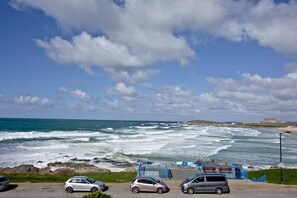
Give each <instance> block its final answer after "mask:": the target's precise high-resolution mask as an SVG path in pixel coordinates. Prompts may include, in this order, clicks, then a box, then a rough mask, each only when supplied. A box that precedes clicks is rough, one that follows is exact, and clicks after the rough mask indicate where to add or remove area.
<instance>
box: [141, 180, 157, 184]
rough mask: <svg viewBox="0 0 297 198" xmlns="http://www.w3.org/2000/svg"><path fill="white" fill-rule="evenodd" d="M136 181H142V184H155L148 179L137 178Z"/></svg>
mask: <svg viewBox="0 0 297 198" xmlns="http://www.w3.org/2000/svg"><path fill="white" fill-rule="evenodd" d="M138 183H142V184H155V182H154V181H152V180H148V179H139V180H138Z"/></svg>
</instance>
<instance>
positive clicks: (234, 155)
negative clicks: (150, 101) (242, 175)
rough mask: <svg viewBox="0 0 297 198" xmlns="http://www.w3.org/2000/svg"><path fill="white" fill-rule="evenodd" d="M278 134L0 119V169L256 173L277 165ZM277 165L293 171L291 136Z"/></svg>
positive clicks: (296, 163)
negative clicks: (64, 165) (81, 165)
mask: <svg viewBox="0 0 297 198" xmlns="http://www.w3.org/2000/svg"><path fill="white" fill-rule="evenodd" d="M279 143H280V140H279V133H278V132H276V131H272V130H269V129H254V128H235V127H216V126H205V125H204V126H188V125H184V124H180V123H177V122H159V121H154V122H153V121H110V120H65V119H8V118H7V119H0V167H12V166H17V165H21V164H33V165H35V166H37V167H41V168H42V167H46V165H47V163H50V162H70V161H71V159H83V160H90V162H89V163H91V164H94V165H96V166H99V167H102V168H108V169H110V170H116V169H117V167H116V166H115V165H112V164H108V163H96V162H95V159H98V158H104V159H110V160H114V161H119V162H122V161H128V162H131V163H136V162H137V161H139V160H149V161H155V162H166V163H175V162H177V161H191V162H195V161H197V160H202V161H209V160H216V161H221V162H224V163H237V164H242V165H244V166H247V167H248V166H253V167H256V168H269V167H271V166H277V165H278V164H279V162H280V144H279ZM282 160H283V163H284V164H285V166H286V167H297V136H296V135H293V134H286V133H284V134H283V135H282Z"/></svg>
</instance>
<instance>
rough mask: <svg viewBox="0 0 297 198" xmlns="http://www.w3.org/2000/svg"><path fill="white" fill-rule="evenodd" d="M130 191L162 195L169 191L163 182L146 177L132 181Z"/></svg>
mask: <svg viewBox="0 0 297 198" xmlns="http://www.w3.org/2000/svg"><path fill="white" fill-rule="evenodd" d="M130 189H131V191H132V192H133V193H139V192H157V193H159V194H162V193H164V192H168V191H169V188H168V186H167V185H166V184H165V183H164V182H162V181H160V180H158V179H155V178H152V177H146V176H141V177H136V178H135V179H133V180H132V182H131V184H130Z"/></svg>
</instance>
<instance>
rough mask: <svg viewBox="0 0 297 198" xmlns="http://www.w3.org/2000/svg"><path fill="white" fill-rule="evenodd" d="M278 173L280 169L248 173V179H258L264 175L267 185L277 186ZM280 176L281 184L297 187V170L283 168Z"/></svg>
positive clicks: (278, 180)
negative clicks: (281, 178)
mask: <svg viewBox="0 0 297 198" xmlns="http://www.w3.org/2000/svg"><path fill="white" fill-rule="evenodd" d="M280 172H281V169H278V168H277V169H273V168H272V169H266V170H258V171H250V172H249V179H251V178H253V177H255V178H259V177H260V176H261V175H263V174H266V176H267V182H268V183H274V184H279V183H280ZM282 175H283V184H289V185H297V169H289V168H283V169H282Z"/></svg>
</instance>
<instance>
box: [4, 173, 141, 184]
mask: <svg viewBox="0 0 297 198" xmlns="http://www.w3.org/2000/svg"><path fill="white" fill-rule="evenodd" d="M0 175H4V176H6V177H7V178H8V179H9V180H10V182H32V183H47V182H49V183H51V182H52V183H55V182H57V183H60V182H65V181H66V180H67V179H69V178H70V177H72V176H74V175H84V176H88V177H91V178H93V179H95V180H100V181H103V182H106V183H123V182H131V181H132V179H133V178H135V177H136V176H137V173H133V172H121V173H118V172H112V173H81V174H63V175H62V174H39V173H0Z"/></svg>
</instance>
